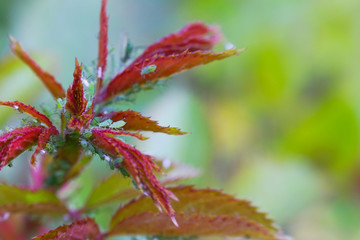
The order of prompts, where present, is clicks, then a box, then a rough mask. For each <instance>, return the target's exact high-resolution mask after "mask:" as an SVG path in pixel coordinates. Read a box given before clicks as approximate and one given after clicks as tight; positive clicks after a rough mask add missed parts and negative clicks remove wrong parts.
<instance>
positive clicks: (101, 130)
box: [93, 128, 147, 140]
mask: <svg viewBox="0 0 360 240" xmlns="http://www.w3.org/2000/svg"><path fill="white" fill-rule="evenodd" d="M93 130H96V131H97V132H100V133H104V134H111V135H124V136H126V135H127V136H131V137H136V138H137V139H139V140H146V139H147V137H144V136H143V135H141V134H139V133H130V132H125V131H123V130H112V129H107V128H105V129H104V128H103V129H101V128H93Z"/></svg>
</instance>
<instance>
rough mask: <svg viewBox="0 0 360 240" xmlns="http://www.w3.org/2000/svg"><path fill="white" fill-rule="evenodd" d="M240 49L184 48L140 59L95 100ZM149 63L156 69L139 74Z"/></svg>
mask: <svg viewBox="0 0 360 240" xmlns="http://www.w3.org/2000/svg"><path fill="white" fill-rule="evenodd" d="M242 51H243V50H238V49H230V50H226V51H223V52H219V53H213V52H209V51H201V50H199V51H195V52H189V51H187V50H185V51H184V52H182V53H176V54H172V55H154V56H152V57H151V58H145V59H141V60H139V61H137V62H135V63H134V64H132V65H130V66H129V67H127V68H126V69H125V70H124V71H122V72H121V73H119V74H118V75H116V76H115V77H114V78H113V79H112V80H111V81H110V83H109V84H108V85H107V87H106V88H105V89H104V90H103V91H102V92H101V94H100V96H99V97H98V99H96V101H97V103H98V102H102V101H106V100H109V99H111V98H112V97H114V96H115V95H117V94H120V93H122V92H124V91H127V90H129V89H130V88H131V87H132V86H133V85H134V84H139V85H142V84H145V83H146V82H147V81H156V80H159V79H162V78H165V77H168V76H170V75H173V74H176V73H180V72H183V71H185V70H187V69H190V68H193V67H196V66H199V65H202V64H207V63H210V62H212V61H215V60H221V59H224V58H228V57H231V56H235V55H238V54H240V53H241V52H242ZM149 65H155V66H156V71H153V72H150V73H148V74H141V73H142V70H143V68H145V67H147V66H149Z"/></svg>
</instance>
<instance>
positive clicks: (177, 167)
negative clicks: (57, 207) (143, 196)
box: [84, 160, 199, 210]
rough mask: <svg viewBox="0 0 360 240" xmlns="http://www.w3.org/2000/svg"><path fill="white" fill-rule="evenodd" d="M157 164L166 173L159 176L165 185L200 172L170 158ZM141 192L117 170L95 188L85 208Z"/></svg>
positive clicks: (117, 200) (124, 199)
mask: <svg viewBox="0 0 360 240" xmlns="http://www.w3.org/2000/svg"><path fill="white" fill-rule="evenodd" d="M156 165H158V166H160V167H161V170H162V171H163V172H164V173H165V175H164V176H162V177H160V178H159V181H160V183H161V184H163V185H168V184H174V183H178V182H181V181H183V180H186V179H190V178H193V177H196V176H197V175H198V174H199V171H198V170H196V169H194V168H191V167H190V166H188V165H184V164H180V163H176V162H170V161H169V160H164V161H156ZM139 194H140V192H139V191H138V190H137V189H135V188H133V187H132V180H131V178H124V177H123V175H122V174H121V173H120V172H116V173H114V174H112V175H111V176H110V177H108V178H106V179H105V180H104V181H102V182H100V183H99V184H98V185H97V186H96V187H95V188H94V189H93V191H92V192H91V193H90V195H89V198H88V200H87V202H86V204H85V206H84V210H89V209H94V208H96V207H99V206H102V205H106V204H110V203H114V202H124V201H127V200H130V199H132V198H135V197H137V196H139Z"/></svg>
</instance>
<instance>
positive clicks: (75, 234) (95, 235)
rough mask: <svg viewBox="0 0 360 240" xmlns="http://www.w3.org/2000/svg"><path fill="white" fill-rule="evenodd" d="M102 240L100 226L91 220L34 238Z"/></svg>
mask: <svg viewBox="0 0 360 240" xmlns="http://www.w3.org/2000/svg"><path fill="white" fill-rule="evenodd" d="M80 239H89V240H102V239H104V238H103V235H102V234H101V233H100V230H99V226H98V225H97V223H96V222H95V221H94V220H93V219H91V218H86V219H83V220H78V221H76V222H74V223H72V224H70V225H63V226H60V227H58V228H56V229H54V230H51V231H50V232H48V233H45V234H44V235H42V236H37V237H34V238H33V240H80Z"/></svg>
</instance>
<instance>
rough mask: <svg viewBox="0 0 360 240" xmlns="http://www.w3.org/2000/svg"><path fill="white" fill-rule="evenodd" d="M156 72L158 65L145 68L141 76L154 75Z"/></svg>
mask: <svg viewBox="0 0 360 240" xmlns="http://www.w3.org/2000/svg"><path fill="white" fill-rule="evenodd" d="M155 71H156V65H149V66H146V67H143V69H141V73H140V74H141V75H145V74H149V73H153V72H155Z"/></svg>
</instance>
